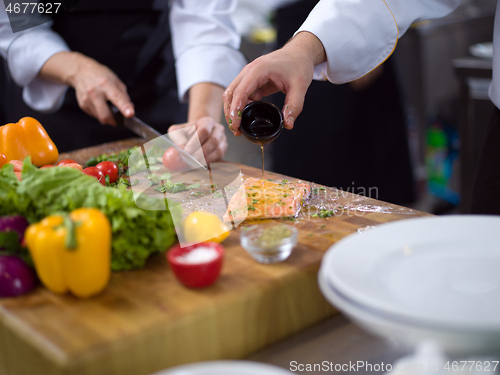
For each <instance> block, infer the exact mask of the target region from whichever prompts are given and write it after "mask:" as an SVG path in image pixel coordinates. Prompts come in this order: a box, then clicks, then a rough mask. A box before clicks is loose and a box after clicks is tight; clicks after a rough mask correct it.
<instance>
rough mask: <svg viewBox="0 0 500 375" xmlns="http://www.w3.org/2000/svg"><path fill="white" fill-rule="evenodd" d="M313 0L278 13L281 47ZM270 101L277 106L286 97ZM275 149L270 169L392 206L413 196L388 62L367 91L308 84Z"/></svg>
mask: <svg viewBox="0 0 500 375" xmlns="http://www.w3.org/2000/svg"><path fill="white" fill-rule="evenodd" d="M316 3H317V0H302V1H298V2H296V3H293V4H291V5H288V6H285V7H283V8H280V9H278V11H277V12H276V17H275V20H276V23H277V28H278V45H279V47H281V46H283V45H284V44H285V43H286V42H287V41H288V40H289V38H290V37H292V35H293V33H294V32H295V31H296V30H297V29H298V28H299V27H300V25H301V24H302V22H303V21H304V20H305V18H306V17H307V15H308V14H309V12H310V11H311V10H312V9H313V7H314V6H315V5H316ZM272 101H273V102H274V103H275V104H276V105H278V106H279V107H280V108H281V107H282V106H283V101H284V95H282V94H278V95H276V96H274V97H273V99H272ZM271 146H272V150H273V170H274V171H276V172H278V173H283V174H285V175H288V176H294V177H300V178H303V179H305V180H308V181H314V182H317V183H320V184H323V185H327V186H331V187H336V188H339V189H342V190H344V191H349V192H352V193H357V194H361V195H367V196H370V197H371V198H377V199H381V200H384V201H388V202H391V203H396V204H408V203H411V202H414V201H415V199H416V193H415V186H414V178H413V171H412V165H411V161H410V153H409V147H408V140H407V133H406V123H405V116H404V112H403V106H402V103H401V98H400V96H399V87H398V83H397V81H396V76H395V72H394V69H393V67H392V63H391V60H390V59H389V60H388V61H387V62H385V63H384V71H383V73H382V75H381V76H380V77H378V79H377V80H376V81H375V82H374V83H373V84H372V85H371V86H370V87H368V88H367V89H365V90H363V91H354V90H352V89H351V88H350V86H349V85H348V84H344V85H334V84H331V83H329V82H323V81H313V82H312V84H311V86H310V87H309V89H308V91H307V94H306V98H305V102H304V109H303V110H302V113H301V114H300V115H299V116H298V117H297V119H296V121H295V124H294V128H293V130H290V131H283V132H282V133H281V135H280V136H279V137H278V139H276V140H275V141H274V142H273V144H272V145H271Z"/></svg>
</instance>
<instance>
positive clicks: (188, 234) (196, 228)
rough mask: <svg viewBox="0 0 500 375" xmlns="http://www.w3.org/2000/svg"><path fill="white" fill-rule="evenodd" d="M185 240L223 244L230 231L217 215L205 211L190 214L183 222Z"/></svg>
mask: <svg viewBox="0 0 500 375" xmlns="http://www.w3.org/2000/svg"><path fill="white" fill-rule="evenodd" d="M182 226H183V233H184V240H185V241H186V242H190V243H198V242H204V241H213V242H217V243H221V242H222V241H224V240H225V239H226V238H227V237H228V236H229V229H228V228H227V227H226V225H225V224H224V223H223V222H222V221H221V220H220V219H219V217H218V216H217V215H215V214H212V213H210V212H205V211H195V212H193V213H190V214H189V215H188V216H187V217H186V218H185V219H184V221H183V222H182Z"/></svg>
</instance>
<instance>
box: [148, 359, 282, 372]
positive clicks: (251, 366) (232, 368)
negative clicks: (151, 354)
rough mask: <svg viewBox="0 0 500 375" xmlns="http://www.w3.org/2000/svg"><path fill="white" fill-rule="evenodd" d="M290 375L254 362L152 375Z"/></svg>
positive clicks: (184, 368) (194, 366) (201, 365)
mask: <svg viewBox="0 0 500 375" xmlns="http://www.w3.org/2000/svg"><path fill="white" fill-rule="evenodd" d="M255 374H259V375H290V374H291V372H290V371H288V370H285V369H283V368H281V367H277V366H272V365H268V364H265V363H259V362H252V361H209V362H198V363H193V364H189V365H183V366H178V367H173V368H171V369H167V370H163V371H160V372H156V373H154V374H152V375H255Z"/></svg>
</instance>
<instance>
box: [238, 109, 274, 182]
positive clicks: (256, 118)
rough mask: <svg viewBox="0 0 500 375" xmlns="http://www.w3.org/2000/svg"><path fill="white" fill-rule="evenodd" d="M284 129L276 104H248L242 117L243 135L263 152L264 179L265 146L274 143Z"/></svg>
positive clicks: (241, 127) (241, 128)
mask: <svg viewBox="0 0 500 375" xmlns="http://www.w3.org/2000/svg"><path fill="white" fill-rule="evenodd" d="M282 129H283V116H282V115H281V111H280V110H279V108H278V107H276V106H275V105H274V104H272V103H269V102H264V101H258V102H252V103H250V104H248V105H247V106H246V107H245V109H244V110H243V113H242V115H241V123H240V130H241V133H243V135H244V136H245V138H246V139H248V140H249V141H250V142H252V143H255V144H258V145H259V146H260V148H261V150H262V178H264V146H265V145H267V144H269V143H271V142H272V141H274V140H275V139H276V138H277V137H278V135H280V133H281V130H282Z"/></svg>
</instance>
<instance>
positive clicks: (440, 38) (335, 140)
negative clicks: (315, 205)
mask: <svg viewBox="0 0 500 375" xmlns="http://www.w3.org/2000/svg"><path fill="white" fill-rule="evenodd" d="M315 3H316V0H298V1H294V0H273V1H271V0H240V4H239V8H238V10H237V12H236V14H235V16H234V22H235V25H236V26H237V28H238V30H239V32H240V33H241V35H242V46H241V49H242V51H243V52H244V53H245V55H246V56H247V58H248V60H249V61H251V60H253V59H255V58H257V57H258V56H260V55H262V54H265V53H269V52H271V51H273V50H274V49H276V48H278V47H279V46H281V45H282V44H283V40H284V41H286V40H287V39H288V38H289V37H290V36H291V35H287V34H286V33H288V34H290V33H293V31H291V30H293V29H296V28H297V27H298V26H300V24H301V22H302V21H303V20H302V19H301V17H305V15H306V14H307V12H308V11H309V10H310V9H312V7H313V6H314V4H315ZM495 6H496V0H468V1H463V2H462V4H461V6H460V7H459V8H458V9H457V10H456V11H455V12H453V13H452V14H450V15H449V16H447V17H445V18H443V19H439V20H431V21H426V22H422V23H419V24H415V25H413V26H412V27H411V29H410V30H408V32H407V33H406V34H405V35H403V37H401V38H400V40H399V42H398V45H397V48H396V50H395V52H394V54H393V56H391V58H390V59H389V60H388V62H387V63H385V64H384V66H383V68H384V69H383V74H381V77H385V78H380V77H379V78H377V79H378V81H380V83H378V81H377V79H376V80H375V82H376V83H377V84H378V86H377V85H376V84H373V85H372V86H371V87H368V88H367V89H366V90H364V91H365V92H364V93H362V92H360V90H355V89H354V88H353V87H347V86H348V85H331V84H329V83H321V84H325V85H328V86H346V87H335V88H334V89H332V91H334V92H332V93H331V94H327V93H326V90H330V89H329V88H327V87H325V86H321V87H319V88H318V89H317V91H318V94H317V95H318V98H319V99H318V98H313V95H314V94H313V93H311V94H310V93H309V92H308V97H306V107H305V108H309V109H310V110H309V113H305V112H303V114H302V115H301V116H299V119H301V120H302V122H301V123H296V127H295V129H294V130H292V131H290V132H284V133H282V135H280V137H279V138H278V139H277V140H276V141H275V142H274V143H272V144H271V145H269V146H266V147H265V165H266V169H268V170H272V171H275V172H278V173H286V174H289V175H291V176H293V177H298V178H304V179H308V180H312V181H314V182H318V183H322V184H325V185H328V186H334V187H338V188H342V189H344V190H347V189H346V188H351V190H350V191H352V192H360V191H361V190H360V189H361V188H363V187H364V188H367V189H368V187H373V186H375V187H377V186H379V185H380V188H379V191H378V192H379V194H378V195H379V196H372V198H379V199H382V200H386V201H390V202H391V203H396V204H402V205H406V206H410V207H414V208H416V209H419V210H422V211H426V212H431V213H435V214H450V213H467V212H469V210H470V200H469V194H470V192H471V191H470V190H471V181H472V180H473V176H474V169H475V164H476V160H477V156H478V151H479V144H480V143H479V142H480V139H481V138H482V132H483V127H484V125H485V124H486V123H487V119H488V117H489V115H490V112H491V110H492V109H493V105H492V104H491V102H490V101H489V99H488V95H487V90H488V85H489V82H490V80H491V53H492V52H491V40H492V35H493V18H494V11H495ZM283 38H285V39H283ZM387 76H388V77H387ZM395 85H396V87H395ZM370 90H371V91H372V92H371V93H370V92H369V91H370ZM311 91H313V90H311ZM361 91H363V90H361ZM310 95H311V99H309V96H310ZM327 95H328V97H326V96H327ZM391 95H392V96H393V97H392V98H391V99H390V103H387V102H375V100H376V98H378V97H379V96H383V97H385V96H387V97H390V96H391ZM394 95H396V96H394ZM267 99H269V98H267ZM270 100H271V101H273V102H277V103H279V100H280V99H279V98H278V99H276V98H271V99H270ZM281 100H282V99H281ZM308 100H309V102H308ZM318 100H324V102H323V103H322V105H323V106H325V103H326V105H327V106H328V108H327V110H323V111H322V110H321V109H320V108H319V107H318V108H315V107H314V106H315V104H314V103H316V102H317V101H318ZM377 100H378V99H377ZM396 102H397V103H396ZM308 103H312V104H308ZM346 108H347V109H350V111H351V112H357V113H359V112H365V113H366V115H365V117H363V118H359V116H357V118H356V119H354V118H353V117H354V116H353V115H352V114H351V113H349V112H348V110H347V109H346ZM400 109H401V116H399V117H397V118H396V117H395V115H394V114H395V113H399V111H400ZM311 112H312V113H311ZM320 112H325V113H324V114H321V113H320ZM388 114H392V115H391V116H390V117H388ZM368 122H369V123H368ZM398 122H399V123H401V124H402V125H399V124H398ZM388 124H391V125H388ZM300 126H302V129H301V131H302V134H299V131H298V130H297V129H298V128H299V127H300ZM332 128H343V129H342V130H328V132H329V133H328V132H327V133H326V137H325V131H326V129H332ZM293 132H297V135H296V136H295V137H294V138H295V139H293V138H292V136H290V135H289V134H288V133H290V134H291V133H293ZM308 134H312V135H313V137H314V138H311V139H312V140H311V139H307V137H308ZM402 137H404V138H405V139H403V138H402ZM228 138H229V150H228V153H227V156H226V157H225V159H226V160H230V161H235V162H240V163H244V164H248V165H252V166H255V167H260V165H261V154H260V148H259V146H257V145H254V144H251V143H250V142H248V141H246V140H245V139H244V138H243V137H233V136H232V134H231V133H230V132H229V131H228ZM321 138H326V139H328V142H329V144H328V145H325V144H319V143H318V142H320V141H319V139H321ZM405 141H406V145H404V143H405ZM280 142H281V143H280ZM324 149H328V155H326V154H325V153H323V154H322V153H321V152H319V151H318V150H324ZM334 149H335V150H337V149H339V153H338V155H336V156H334V155H332V150H334ZM305 154H308V155H310V156H309V157H304V155H305ZM379 154H380V157H378V158H377V157H375V155H379ZM382 154H383V155H382ZM406 154H407V155H408V157H409V164H408V163H406V161H405V160H404V159H405V155H406ZM329 158H330V159H329ZM372 159H375V161H372ZM374 163H378V164H374ZM405 163H406V164H408V165H409V167H408V166H407V165H406V164H405ZM313 165H319V166H320V168H321V169H322V171H321V172H320V171H318V172H314V168H313ZM408 169H409V170H410V173H411V176H408V171H407V170H408ZM353 170H356V171H357V174H355V173H350V172H349V171H353ZM301 171H302V173H301ZM308 171H312V172H311V173H313V174H312V175H305V174H306V172H308ZM340 176H341V177H342V178H340ZM337 177H339V178H337ZM350 179H352V181H350ZM381 181H382V182H381ZM384 184H385V185H387V186H384ZM355 189H358V190H355Z"/></svg>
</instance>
